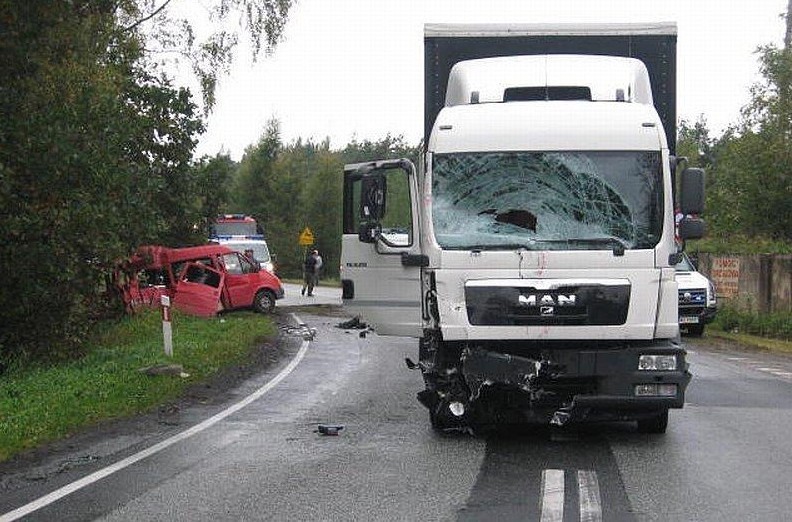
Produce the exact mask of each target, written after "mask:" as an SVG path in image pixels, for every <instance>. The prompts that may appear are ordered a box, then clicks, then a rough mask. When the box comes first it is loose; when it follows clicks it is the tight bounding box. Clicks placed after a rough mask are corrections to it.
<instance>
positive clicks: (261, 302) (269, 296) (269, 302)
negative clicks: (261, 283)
mask: <svg viewBox="0 0 792 522" xmlns="http://www.w3.org/2000/svg"><path fill="white" fill-rule="evenodd" d="M253 308H254V309H255V310H256V311H257V312H261V313H262V314H271V313H272V311H273V310H275V294H273V293H272V292H270V291H269V290H259V292H258V293H257V294H256V297H255V298H254V299H253Z"/></svg>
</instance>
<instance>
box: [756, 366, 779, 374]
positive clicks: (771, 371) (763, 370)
mask: <svg viewBox="0 0 792 522" xmlns="http://www.w3.org/2000/svg"><path fill="white" fill-rule="evenodd" d="M757 370H759V371H760V372H768V373H775V372H782V371H784V370H782V369H781V368H766V367H762V368H757Z"/></svg>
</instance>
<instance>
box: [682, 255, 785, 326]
mask: <svg viewBox="0 0 792 522" xmlns="http://www.w3.org/2000/svg"><path fill="white" fill-rule="evenodd" d="M688 254H689V255H690V256H691V257H693V258H694V259H696V258H697V259H698V269H699V271H700V272H701V273H702V274H704V275H706V276H707V277H709V278H710V279H711V280H712V282H713V283H715V288H716V291H717V293H718V299H719V300H722V301H725V302H732V303H734V304H736V305H738V306H739V307H741V308H744V309H750V310H753V311H756V312H764V313H766V312H782V311H783V312H792V255H772V254H755V255H721V254H717V255H716V254H707V253H703V252H702V253H698V254H697V253H695V252H689V253H688Z"/></svg>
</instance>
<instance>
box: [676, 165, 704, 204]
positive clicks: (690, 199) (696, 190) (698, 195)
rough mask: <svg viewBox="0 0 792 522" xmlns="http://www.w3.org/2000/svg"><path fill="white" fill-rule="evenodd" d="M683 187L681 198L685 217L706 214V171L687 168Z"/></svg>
mask: <svg viewBox="0 0 792 522" xmlns="http://www.w3.org/2000/svg"><path fill="white" fill-rule="evenodd" d="M681 182H682V186H681V194H680V198H679V202H680V206H681V210H682V214H683V215H688V214H693V215H700V214H703V213H704V171H703V170H702V169H696V168H687V169H685V170H683V171H682V180H681Z"/></svg>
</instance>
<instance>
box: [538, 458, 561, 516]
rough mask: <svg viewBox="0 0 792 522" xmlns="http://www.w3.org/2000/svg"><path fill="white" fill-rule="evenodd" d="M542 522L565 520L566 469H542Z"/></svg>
mask: <svg viewBox="0 0 792 522" xmlns="http://www.w3.org/2000/svg"><path fill="white" fill-rule="evenodd" d="M541 501H542V518H541V520H542V522H561V521H563V520H564V470H562V469H545V470H543V471H542V498H541Z"/></svg>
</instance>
